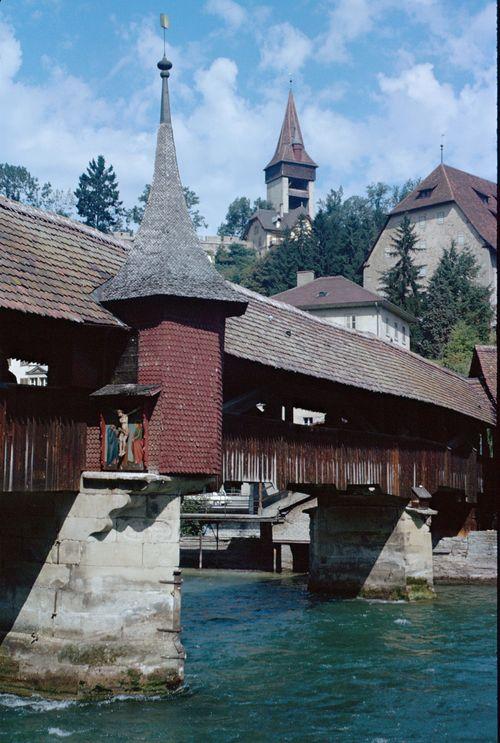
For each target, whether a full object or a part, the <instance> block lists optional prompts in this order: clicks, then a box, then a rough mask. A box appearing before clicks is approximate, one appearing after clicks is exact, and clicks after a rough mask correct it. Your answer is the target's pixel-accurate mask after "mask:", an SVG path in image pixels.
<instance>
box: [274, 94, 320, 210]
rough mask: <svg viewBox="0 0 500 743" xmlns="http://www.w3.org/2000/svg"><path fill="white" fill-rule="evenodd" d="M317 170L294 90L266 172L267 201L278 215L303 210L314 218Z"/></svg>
mask: <svg viewBox="0 0 500 743" xmlns="http://www.w3.org/2000/svg"><path fill="white" fill-rule="evenodd" d="M317 167H318V166H317V165H316V163H315V162H314V160H312V158H311V157H309V155H308V154H307V151H306V149H305V147H304V140H303V138H302V131H301V129H300V122H299V117H298V115H297V109H296V107H295V100H294V97H293V92H292V90H290V92H289V94H288V102H287V105H286V111H285V118H284V119H283V124H282V126H281V132H280V136H279V139H278V144H277V146H276V151H275V153H274V155H273V158H272V160H271V162H270V163H269V164H268V165H267V166H266V167H265V168H264V172H265V174H266V184H267V199H268V201H270V202H271V203H272V205H273V207H274V209H276V211H279V212H283V213H284V214H286V213H287V212H289V211H291V210H292V209H296V208H297V207H300V206H302V207H304V208H305V209H306V211H307V213H308V214H309V216H310V217H313V216H314V181H315V179H316V168H317Z"/></svg>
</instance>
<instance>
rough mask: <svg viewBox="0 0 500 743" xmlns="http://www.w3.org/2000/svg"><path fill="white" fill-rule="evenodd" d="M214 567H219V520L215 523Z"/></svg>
mask: <svg viewBox="0 0 500 743" xmlns="http://www.w3.org/2000/svg"><path fill="white" fill-rule="evenodd" d="M215 567H216V568H218V567H219V522H218V521H217V522H216V524H215Z"/></svg>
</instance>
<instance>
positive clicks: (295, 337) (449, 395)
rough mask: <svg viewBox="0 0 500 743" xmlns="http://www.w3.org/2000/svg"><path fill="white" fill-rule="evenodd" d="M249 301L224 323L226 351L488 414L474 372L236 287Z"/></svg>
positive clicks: (472, 413)
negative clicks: (463, 372)
mask: <svg viewBox="0 0 500 743" xmlns="http://www.w3.org/2000/svg"><path fill="white" fill-rule="evenodd" d="M235 289H237V290H238V292H240V293H241V295H242V296H243V297H245V298H246V299H247V301H248V308H247V311H246V313H245V314H244V315H243V316H242V317H238V318H231V319H230V320H228V322H227V324H226V342H225V351H226V353H227V354H230V355H232V356H237V357H238V358H242V359H248V360H251V361H256V362H258V363H261V364H265V365H268V366H272V367H275V368H277V369H283V370H287V371H292V372H297V373H300V374H306V375H309V376H312V377H317V378H320V379H325V380H329V381H332V382H337V383H340V384H345V385H349V386H352V387H358V388H361V389H365V390H370V391H372V392H379V393H383V394H389V395H396V396H398V397H407V398H412V399H414V400H419V401H421V402H427V403H430V404H433V405H437V406H440V407H443V408H448V409H450V410H454V411H457V412H458V413H462V414H463V415H467V416H470V417H472V418H477V419H480V420H484V421H488V422H493V417H494V412H493V410H492V405H491V402H490V400H489V399H488V397H487V395H486V393H485V392H484V390H483V389H482V387H481V386H480V385H478V384H477V380H469V379H466V378H465V377H462V376H461V375H459V374H456V373H455V372H452V371H450V370H448V369H444V368H442V367H440V366H438V365H437V364H435V363H434V362H432V361H428V360H427V359H423V358H422V357H421V356H418V355H417V354H415V353H412V352H411V351H405V350H404V349H402V348H399V347H397V346H394V345H391V344H389V343H387V342H386V341H383V340H381V339H379V338H376V337H374V336H373V335H370V334H368V333H367V334H365V333H361V332H358V331H355V330H348V329H347V328H342V327H340V326H336V325H331V324H330V323H328V322H325V321H324V320H321V319H320V318H317V317H314V316H313V315H310V314H308V313H307V312H303V311H302V310H299V309H296V308H295V307H291V306H290V305H286V304H283V303H282V302H277V301H276V300H275V299H269V298H267V297H262V296H260V295H259V294H255V293H254V292H251V291H249V290H248V289H243V288H242V287H236V286H235Z"/></svg>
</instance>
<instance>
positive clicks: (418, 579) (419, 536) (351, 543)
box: [309, 496, 433, 599]
mask: <svg viewBox="0 0 500 743" xmlns="http://www.w3.org/2000/svg"><path fill="white" fill-rule="evenodd" d="M348 500H350V501H351V503H350V504H349V503H348V502H347V501H348ZM393 500H394V501H395V500H396V499H393ZM310 515H311V544H310V581H309V585H310V588H311V589H312V590H315V591H321V592H325V593H330V594H336V595H339V596H345V597H354V596H362V597H368V598H386V599H401V598H403V599H408V598H409V599H413V598H430V597H431V596H432V593H433V591H432V585H433V577H432V542H431V535H430V530H429V525H428V518H427V516H424V515H423V514H422V513H419V512H418V510H417V509H409V508H408V509H405V508H404V506H401V505H399V504H397V505H396V504H395V505H389V504H387V503H386V504H384V503H379V504H376V503H372V504H369V503H366V502H364V503H362V502H359V503H356V502H355V500H354V499H353V497H352V496H350V498H349V499H342V498H338V499H336V503H332V502H331V500H330V501H325V500H324V499H322V498H319V499H318V507H317V508H315V509H311V511H310Z"/></svg>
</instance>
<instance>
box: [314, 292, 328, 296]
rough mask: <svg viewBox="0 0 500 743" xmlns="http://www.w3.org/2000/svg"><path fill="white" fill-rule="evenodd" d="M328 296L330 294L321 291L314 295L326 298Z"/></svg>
mask: <svg viewBox="0 0 500 743" xmlns="http://www.w3.org/2000/svg"><path fill="white" fill-rule="evenodd" d="M329 294H330V292H323V291H321V292H318V293H317V294H316V296H317V297H327V296H328V295H329Z"/></svg>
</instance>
